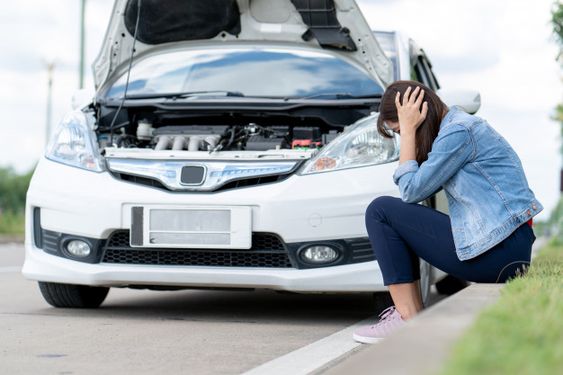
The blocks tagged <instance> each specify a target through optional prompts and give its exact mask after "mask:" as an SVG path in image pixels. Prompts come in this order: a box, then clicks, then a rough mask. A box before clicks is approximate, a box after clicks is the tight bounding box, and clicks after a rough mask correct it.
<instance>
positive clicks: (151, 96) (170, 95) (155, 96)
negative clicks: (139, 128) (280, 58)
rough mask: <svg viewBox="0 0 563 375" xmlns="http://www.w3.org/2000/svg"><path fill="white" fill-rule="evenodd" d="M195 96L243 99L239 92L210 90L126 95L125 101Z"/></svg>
mask: <svg viewBox="0 0 563 375" xmlns="http://www.w3.org/2000/svg"><path fill="white" fill-rule="evenodd" d="M197 96H235V97H244V94H243V93H242V92H239V91H223V90H210V91H185V92H174V93H155V94H133V95H127V97H126V98H125V99H129V100H130V99H133V100H135V99H161V98H165V99H166V98H170V99H181V98H190V97H197Z"/></svg>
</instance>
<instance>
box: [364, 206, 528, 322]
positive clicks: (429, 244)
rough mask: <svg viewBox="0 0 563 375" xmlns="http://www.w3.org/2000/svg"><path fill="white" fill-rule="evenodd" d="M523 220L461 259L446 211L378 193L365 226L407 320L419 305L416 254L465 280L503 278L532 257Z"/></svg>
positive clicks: (368, 213)
mask: <svg viewBox="0 0 563 375" xmlns="http://www.w3.org/2000/svg"><path fill="white" fill-rule="evenodd" d="M525 225H527V224H525ZM525 225H524V226H522V227H520V228H518V229H517V230H516V231H515V232H514V233H513V234H511V236H510V237H509V238H507V239H506V240H505V241H503V242H501V243H500V244H499V245H497V246H495V247H494V248H492V249H490V250H489V251H487V252H485V253H483V254H481V255H479V256H478V257H475V258H473V259H470V260H467V261H460V260H459V259H458V258H457V255H456V252H455V245H454V242H453V236H452V232H451V225H450V219H449V216H448V215H445V214H443V213H441V212H438V211H436V210H434V209H431V208H428V207H425V206H422V205H419V204H410V203H405V202H403V201H402V200H401V199H399V198H394V197H379V198H376V199H374V200H373V202H371V204H370V205H369V206H368V208H367V210H366V228H367V231H368V235H369V238H370V242H371V244H372V247H373V250H374V253H375V255H376V259H377V261H378V262H379V266H380V268H381V271H382V274H383V280H384V284H385V285H388V286H390V292H391V296H392V297H393V301H394V302H395V303H396V307H397V310H399V312H400V313H401V315H402V316H403V317H404V318H405V319H408V318H409V317H410V316H412V315H413V313H412V312H413V311H415V313H416V311H419V309H420V303H419V301H420V295H419V292H418V289H417V287H416V281H417V280H419V279H420V271H419V262H418V257H420V258H422V259H424V260H425V261H427V262H428V263H430V264H431V265H433V266H435V267H437V268H439V269H441V270H442V271H444V272H446V273H448V274H451V275H454V276H457V277H460V278H463V279H465V280H470V281H477V282H499V281H500V282H504V281H505V280H506V278H507V277H509V276H510V275H513V274H514V271H515V270H516V269H517V268H518V266H521V265H522V264H524V263H526V262H529V260H530V249H531V245H532V242H533V239H532V237H531V236H533V232H532V231H531V229H530V228H529V227H525ZM507 265H510V266H509V267H508V268H510V267H512V269H511V273H510V272H508V273H507V268H506V266H507ZM394 285H395V286H394Z"/></svg>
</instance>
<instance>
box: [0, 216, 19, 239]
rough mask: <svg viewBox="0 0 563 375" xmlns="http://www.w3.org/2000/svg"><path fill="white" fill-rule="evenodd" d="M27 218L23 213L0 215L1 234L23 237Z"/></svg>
mask: <svg viewBox="0 0 563 375" xmlns="http://www.w3.org/2000/svg"><path fill="white" fill-rule="evenodd" d="M24 223H25V216H24V213H23V212H12V211H8V210H7V211H4V212H2V213H0V234H10V235H23V234H24Z"/></svg>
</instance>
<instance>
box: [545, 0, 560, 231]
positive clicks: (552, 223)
mask: <svg viewBox="0 0 563 375" xmlns="http://www.w3.org/2000/svg"><path fill="white" fill-rule="evenodd" d="M551 24H552V26H553V34H554V36H555V39H556V42H557V43H558V44H559V53H558V54H557V60H558V61H559V63H560V64H561V65H562V66H563V57H562V56H563V2H561V0H555V2H554V3H553V8H552V11H551ZM554 119H555V120H556V121H558V122H559V126H560V132H561V139H563V103H560V104H559V105H557V107H556V108H555V116H554ZM561 155H562V157H563V145H562V146H561ZM560 176H561V177H560V179H561V182H560V185H561V186H560V191H563V169H562V170H561V171H560ZM547 224H548V227H550V228H553V229H555V231H556V235H557V236H558V238H559V239H560V240H563V198H562V197H561V196H560V197H559V202H558V204H557V206H556V207H555V209H554V210H553V212H552V213H551V217H550V218H549V220H548V223H547Z"/></svg>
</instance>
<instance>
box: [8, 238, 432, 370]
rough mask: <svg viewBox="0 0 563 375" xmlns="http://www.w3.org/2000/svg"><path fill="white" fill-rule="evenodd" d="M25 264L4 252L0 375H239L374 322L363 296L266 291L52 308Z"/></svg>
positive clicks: (121, 298)
mask: <svg viewBox="0 0 563 375" xmlns="http://www.w3.org/2000/svg"><path fill="white" fill-rule="evenodd" d="M22 264H23V245H22V244H0V285H2V287H1V288H0V332H1V339H0V374H59V375H70V374H164V373H166V374H240V373H243V372H245V371H248V370H250V369H252V368H255V367H256V366H258V365H260V364H263V363H265V362H268V361H271V360H273V359H275V358H278V357H280V356H282V355H284V354H287V353H289V352H292V351H294V350H296V349H299V348H302V347H304V346H306V345H308V344H311V343H313V342H316V341H318V340H320V339H323V338H325V337H326V336H329V335H331V334H333V333H335V332H338V331H340V330H342V329H344V328H346V327H348V326H350V325H352V324H354V323H357V322H358V321H360V320H363V319H366V318H368V317H371V316H374V314H375V313H376V311H374V308H373V305H372V303H373V302H372V298H371V296H370V295H368V294H344V295H338V294H333V295H300V294H287V293H277V292H274V291H263V290H260V291H215V290H185V291H174V292H155V291H145V290H130V289H112V290H111V291H110V293H109V296H108V298H107V299H106V301H105V302H104V304H103V305H102V307H100V308H99V309H95V310H73V309H55V308H53V307H51V306H50V305H48V304H47V303H46V302H44V300H43V298H42V296H41V294H40V292H39V289H38V287H37V284H36V283H35V282H33V281H28V280H26V279H24V278H23V276H22V275H21V273H20V272H19V269H20V268H21V265H22ZM439 299H440V297H438V296H436V295H433V296H432V301H433V302H435V301H437V300H439ZM350 340H352V337H350Z"/></svg>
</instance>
